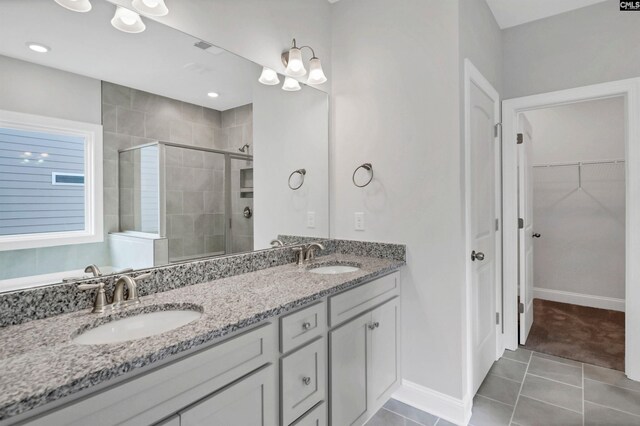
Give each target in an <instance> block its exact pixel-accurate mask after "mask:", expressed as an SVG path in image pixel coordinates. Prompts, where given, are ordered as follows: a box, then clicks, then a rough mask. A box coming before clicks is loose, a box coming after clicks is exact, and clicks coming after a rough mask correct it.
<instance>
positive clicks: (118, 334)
mask: <svg viewBox="0 0 640 426" xmlns="http://www.w3.org/2000/svg"><path fill="white" fill-rule="evenodd" d="M201 315H202V313H200V312H198V311H193V310H173V311H157V312H149V313H145V314H139V315H134V316H130V317H126V318H122V319H119V320H116V321H110V322H108V323H106V324H102V325H100V326H98V327H95V328H91V329H89V330H87V331H85V332H84V333H81V334H80V335H78V336H76V337H74V338H73V341H74V342H75V343H78V344H80V345H102V344H106V343H120V342H126V341H128V340H136V339H142V338H143V337H149V336H154V335H156V334H160V333H164V332H165V331H169V330H173V329H174V328H178V327H181V326H183V325H185V324H188V323H190V322H192V321H195V320H197V319H198V318H200V316H201Z"/></svg>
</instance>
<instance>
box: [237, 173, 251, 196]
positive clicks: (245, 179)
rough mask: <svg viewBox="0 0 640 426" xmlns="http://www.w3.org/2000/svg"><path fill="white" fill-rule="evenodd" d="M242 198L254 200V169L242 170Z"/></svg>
mask: <svg viewBox="0 0 640 426" xmlns="http://www.w3.org/2000/svg"><path fill="white" fill-rule="evenodd" d="M240 198H253V168H252V167H251V168H246V169H240Z"/></svg>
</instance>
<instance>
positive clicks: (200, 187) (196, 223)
mask: <svg viewBox="0 0 640 426" xmlns="http://www.w3.org/2000/svg"><path fill="white" fill-rule="evenodd" d="M102 114H103V125H104V153H105V155H104V187H105V190H104V194H105V227H106V229H107V232H114V231H118V229H120V228H122V230H125V229H129V228H130V225H129V224H127V223H119V216H118V210H119V205H120V203H119V201H121V200H119V192H118V150H119V149H123V148H128V147H132V146H136V145H140V144H144V143H149V142H153V141H157V140H160V141H167V142H175V143H180V144H184V145H192V146H194V147H204V148H214V149H220V150H228V151H232V152H238V148H240V147H241V146H242V145H244V144H245V143H249V144H252V143H253V117H252V116H253V114H252V106H251V105H245V106H241V107H238V108H233V109H231V110H227V111H225V112H222V113H221V112H220V111H217V110H214V109H210V108H204V107H201V106H198V105H193V104H189V103H186V102H181V101H178V100H175V99H170V98H166V97H162V96H158V95H154V94H151V93H147V92H143V91H140V90H136V89H131V88H128V87H124V86H120V85H116V84H113V83H108V82H103V83H102ZM251 148H252V147H251ZM251 148H250V149H251ZM236 163H238V160H235V161H233V166H232V167H235V164H236ZM242 163H246V162H244V161H243V162H242ZM166 166H167V167H166V183H167V237H168V239H169V257H170V259H172V260H175V259H180V258H183V257H193V256H198V255H202V254H208V253H220V252H224V250H225V223H224V208H225V207H224V157H223V155H220V154H214V153H207V152H203V151H196V150H189V149H184V148H176V147H167V150H166ZM243 167H244V166H243ZM234 182H235V183H234ZM238 187H239V171H236V170H233V171H232V200H233V201H232V212H233V214H234V219H235V218H236V217H237V220H233V222H234V223H235V224H236V227H235V229H234V232H237V234H238V237H237V242H236V239H235V238H233V239H232V246H234V247H230V249H231V250H227V252H238V251H246V250H251V249H253V236H252V234H253V220H252V219H250V220H247V219H245V218H244V217H243V216H242V210H243V209H244V206H245V205H250V207H251V209H253V199H251V198H243V199H241V201H242V203H239V202H236V201H237V200H240V198H239V189H233V188H238ZM122 201H124V200H122ZM238 211H239V214H238V213H237V212H238ZM240 218H241V219H242V220H240ZM236 230H237V231H236Z"/></svg>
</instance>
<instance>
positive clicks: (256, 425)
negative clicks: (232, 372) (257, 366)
mask: <svg viewBox="0 0 640 426" xmlns="http://www.w3.org/2000/svg"><path fill="white" fill-rule="evenodd" d="M274 376H275V375H274V371H273V365H268V366H266V367H264V368H262V369H261V370H259V371H257V372H255V373H253V374H251V375H250V376H249V377H245V378H243V379H242V380H239V381H237V382H236V383H234V384H232V385H231V386H228V387H226V388H224V389H222V390H221V391H219V392H216V393H215V394H213V395H211V396H210V397H208V398H206V399H204V400H203V401H201V402H199V403H197V404H195V405H193V406H192V407H189V408H187V409H186V410H183V411H181V412H180V413H179V414H180V426H200V425H221V426H222V425H237V426H276V418H277V416H276V414H277V413H276V399H275V395H274V391H275V386H274V381H275V377H274Z"/></svg>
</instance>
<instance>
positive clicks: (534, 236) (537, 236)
mask: <svg viewBox="0 0 640 426" xmlns="http://www.w3.org/2000/svg"><path fill="white" fill-rule="evenodd" d="M532 237H533V238H540V237H542V235H540V234H538V233H537V232H536V233H535V234H533V235H532Z"/></svg>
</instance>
